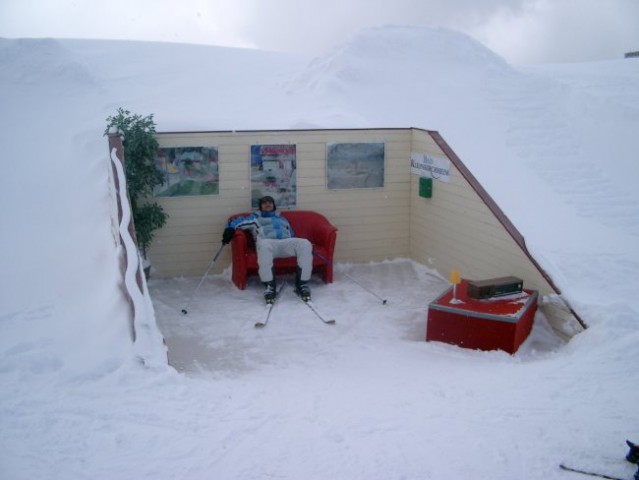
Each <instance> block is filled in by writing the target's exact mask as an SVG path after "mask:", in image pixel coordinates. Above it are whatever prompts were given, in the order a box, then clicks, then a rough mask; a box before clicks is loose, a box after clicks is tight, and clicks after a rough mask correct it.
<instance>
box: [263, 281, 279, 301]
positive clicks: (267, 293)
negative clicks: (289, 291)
mask: <svg viewBox="0 0 639 480" xmlns="http://www.w3.org/2000/svg"><path fill="white" fill-rule="evenodd" d="M276 295H277V289H276V285H275V279H273V280H271V281H270V282H264V301H265V302H266V303H275V296H276Z"/></svg>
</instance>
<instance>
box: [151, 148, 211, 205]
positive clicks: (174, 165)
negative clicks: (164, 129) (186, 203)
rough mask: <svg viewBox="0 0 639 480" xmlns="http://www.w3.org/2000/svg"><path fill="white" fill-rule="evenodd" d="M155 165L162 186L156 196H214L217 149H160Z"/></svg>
mask: <svg viewBox="0 0 639 480" xmlns="http://www.w3.org/2000/svg"><path fill="white" fill-rule="evenodd" d="M155 165H156V166H157V168H158V169H160V171H161V172H162V174H163V175H164V185H159V186H157V187H156V188H155V190H154V191H153V195H154V196H155V197H178V196H187V195H217V194H218V193H219V181H220V174H219V168H218V154H217V148H216V147H169V148H160V149H159V150H158V155H157V157H156V158H155Z"/></svg>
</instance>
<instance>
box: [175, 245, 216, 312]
mask: <svg viewBox="0 0 639 480" xmlns="http://www.w3.org/2000/svg"><path fill="white" fill-rule="evenodd" d="M225 246H226V244H225V243H223V244H222V246H221V247H220V249H219V250H218V251H217V253H216V254H215V256H214V257H213V260H212V261H211V263H210V264H209V268H207V269H206V272H204V276H203V277H202V280H200V283H198V284H197V287H195V290H193V293H192V294H191V297H190V298H189V301H188V303H187V304H186V307H188V306H190V305H191V300H193V297H195V294H196V293H197V291H198V290H199V289H200V287H201V286H202V283H204V279H205V278H206V276H207V275H208V274H209V272H210V271H211V269H212V268H213V266H214V265H215V262H217V258H218V257H219V256H220V253H222V249H223V248H224V247H225ZM186 307H184V308H183V309H182V314H183V315H186V314H187V313H188V310H187V309H186Z"/></svg>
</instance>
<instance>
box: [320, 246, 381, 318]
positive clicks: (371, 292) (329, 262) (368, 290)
mask: <svg viewBox="0 0 639 480" xmlns="http://www.w3.org/2000/svg"><path fill="white" fill-rule="evenodd" d="M313 255H316V256H317V257H319V258H321V259H322V260H324V261H325V262H326V263H327V264H329V265H330V266H332V267H334V266H335V265H334V264H333V262H331V261H330V260H329V259H328V258H326V257H324V256H323V255H320V254H319V253H317V252H315V251H314V252H313ZM342 273H343V274H344V275H346V277H348V278H349V279H350V280H351V281H352V282H354V283H356V284H357V285H359V286H360V287H362V288H363V289H364V290H366V291H367V292H368V293H370V294H371V295H374V296H375V297H377V298H379V299H380V300H381V301H382V305H386V299H385V298H382V297H380V296H379V295H377V294H376V293H375V292H373V291H372V290H370V289H368V288H366V287H365V286H364V285H362V284H361V283H359V282H358V281H357V280H355V279H354V278H353V277H351V276H350V275H349V274H348V273H346V272H342Z"/></svg>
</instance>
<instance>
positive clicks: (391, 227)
mask: <svg viewBox="0 0 639 480" xmlns="http://www.w3.org/2000/svg"><path fill="white" fill-rule="evenodd" d="M411 135H412V132H411V130H410V129H378V130H309V131H306V130H304V131H273V132H197V133H161V134H158V140H159V142H160V146H161V147H179V146H205V147H207V146H215V147H217V149H218V156H219V172H220V191H219V195H211V196H200V197H172V198H158V199H157V201H158V203H160V204H161V205H162V206H163V208H164V209H165V210H166V212H167V213H169V215H170V217H169V220H168V222H167V225H166V226H165V227H164V228H162V229H161V230H160V231H158V233H157V236H156V238H155V239H154V241H153V244H152V246H151V249H150V252H149V257H150V259H151V261H152V262H153V266H154V269H155V275H157V276H160V277H171V276H197V275H202V274H203V273H204V271H205V270H206V268H207V266H208V264H209V262H210V260H211V259H212V257H213V255H214V254H215V252H216V251H217V249H218V248H219V246H220V240H221V237H222V230H223V228H224V225H225V223H226V220H227V219H228V217H229V216H230V215H232V214H234V213H238V212H247V211H250V200H251V199H250V195H251V189H250V165H249V159H250V146H251V145H258V144H295V145H296V157H297V206H296V208H295V209H296V210H315V211H317V212H320V213H322V214H324V215H325V216H327V217H328V218H329V219H330V221H331V222H332V223H333V224H334V225H335V226H336V227H337V228H338V229H339V232H338V237H337V238H338V240H337V247H336V250H335V261H336V262H368V261H380V260H384V259H391V258H396V257H408V256H409V214H410V210H409V208H408V206H409V203H410V180H411V179H410V164H409V161H408V159H409V158H410V145H411V141H410V139H411ZM343 142H382V143H384V145H385V171H384V187H383V188H370V189H349V190H329V189H327V188H326V145H327V144H328V143H343ZM229 262H230V252H228V251H226V250H225V252H224V253H223V254H222V256H220V260H219V261H218V264H217V265H216V270H215V271H217V272H219V271H221V270H222V269H224V268H226V267H227V266H228V265H229Z"/></svg>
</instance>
